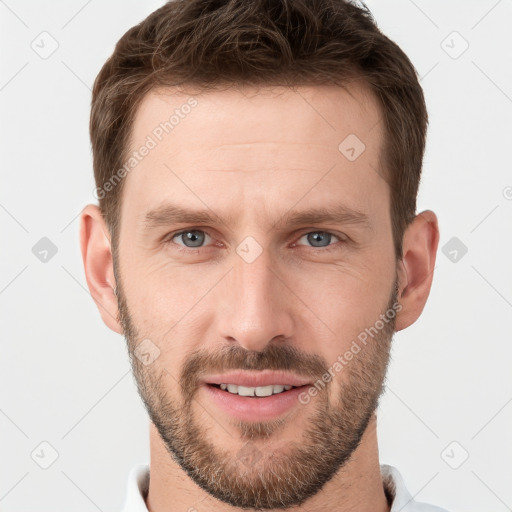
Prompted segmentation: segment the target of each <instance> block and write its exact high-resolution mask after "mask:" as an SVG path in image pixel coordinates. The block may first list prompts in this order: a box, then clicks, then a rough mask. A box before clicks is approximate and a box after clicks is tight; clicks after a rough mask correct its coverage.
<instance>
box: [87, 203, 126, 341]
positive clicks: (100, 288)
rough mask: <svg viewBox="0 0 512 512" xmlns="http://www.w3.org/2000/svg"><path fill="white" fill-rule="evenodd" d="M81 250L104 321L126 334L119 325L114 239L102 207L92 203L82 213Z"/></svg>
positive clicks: (92, 291) (90, 283)
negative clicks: (102, 212)
mask: <svg viewBox="0 0 512 512" xmlns="http://www.w3.org/2000/svg"><path fill="white" fill-rule="evenodd" d="M80 248H81V251H82V259H83V262H84V270H85V278H86V281H87V286H88V287H89V290H90V292H91V296H92V298H93V300H94V302H95V303H96V306H97V307H98V309H99V312H100V314H101V318H102V319H103V322H104V323H105V324H106V325H107V327H109V328H110V329H112V330H113V331H115V332H117V333H119V334H123V330H122V327H121V324H120V322H119V317H118V315H119V312H118V308H117V297H116V296H115V294H114V288H115V287H116V283H115V277H114V267H113V260H112V250H111V244H110V236H109V235H108V229H107V226H106V224H105V221H104V219H103V215H102V214H101V211H100V209H99V207H98V206H96V205H94V204H88V205H87V206H86V207H85V208H84V209H83V210H82V213H81V214H80Z"/></svg>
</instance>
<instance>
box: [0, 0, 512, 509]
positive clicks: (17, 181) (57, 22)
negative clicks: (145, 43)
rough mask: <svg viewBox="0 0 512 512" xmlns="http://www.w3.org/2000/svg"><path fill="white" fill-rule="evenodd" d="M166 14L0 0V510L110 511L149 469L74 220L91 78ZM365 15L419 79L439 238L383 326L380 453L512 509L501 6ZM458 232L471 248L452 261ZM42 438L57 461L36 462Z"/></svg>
mask: <svg viewBox="0 0 512 512" xmlns="http://www.w3.org/2000/svg"><path fill="white" fill-rule="evenodd" d="M160 5H162V2H160V1H156V0H151V1H144V2H142V1H135V0H109V1H108V2H107V1H102V2H100V1H99V0H89V1H84V0H73V1H67V2H56V1H54V2H36V1H34V0H33V1H17V2H16V1H14V0H5V1H3V0H0V37H1V48H2V63H1V76H0V119H1V126H0V130H1V133H0V146H1V152H0V154H1V157H2V165H1V173H2V187H1V189H0V225H1V233H2V246H1V247H2V248H1V251H0V257H1V266H0V271H1V274H0V314H1V321H2V324H1V332H2V340H1V357H0V375H1V386H0V510H2V511H4V512H7V511H8V512H17V511H29V510H38V511H39V512H44V511H52V512H60V511H63V512H64V511H66V512H67V511H69V510H73V511H74V512H93V511H96V510H101V511H105V512H107V511H115V510H119V509H120V508H121V506H122V504H123V502H124V496H125V487H126V478H127V475H128V472H129V470H130V468H131V467H132V466H133V465H134V464H137V463H144V462H148V461H149V451H148V419H147V416H146V413H145V411H144V409H143V406H142V403H141V401H140V399H139V397H138V395H137V391H136V388H135V385H134V382H133V379H132V376H131V371H130V366H129V361H128V357H127V354H126V349H125V342H124V339H123V338H122V336H120V335H117V334H115V333H113V332H111V331H110V330H108V328H107V327H106V326H105V325H104V324H103V323H102V321H101V319H100V315H99V313H98V311H97V309H96V306H95V305H94V303H93V300H92V299H91V297H90V295H89V292H88V290H87V286H86V283H85V278H84V272H83V267H82V261H81V255H80V251H79V245H78V227H79V223H78V215H79V213H80V211H81V209H82V207H83V206H84V205H85V204H87V203H90V202H95V200H94V198H93V196H92V190H93V188H94V181H93V174H92V166H91V152H90V145H89V139H88V120H89V105H90V87H91V86H92V83H93V80H94V78H95V76H96V74H97V73H98V71H99V69H100V67H101V65H102V64H103V62H104V61H105V59H106V58H107V57H108V56H109V55H110V53H111V52H112V50H113V47H114V44H115V42H116V41H117V40H118V39H119V37H120V36H121V35H122V34H123V33H124V32H125V31H126V30H127V29H128V28H130V27H131V26H132V25H134V24H135V23H137V22H139V21H140V20H142V19H143V18H144V17H145V16H146V15H147V14H149V13H150V12H151V11H153V10H154V9H156V8H157V7H159V6H160ZM368 6H369V7H370V8H371V10H372V12H373V14H374V16H375V18H376V20H377V22H378V24H379V26H380V27H381V29H382V30H383V31H384V32H385V33H386V34H387V35H388V36H389V37H390V38H391V39H393V40H395V41H396V42H397V43H398V44H399V45H400V46H401V47H402V48H403V50H404V51H405V52H406V53H407V54H408V55H409V57H410V58H411V60H412V62H413V63H414V65H415V67H416V69H417V70H418V73H419V75H420V76H421V77H422V78H421V83H422V85H423V87H424V91H425V95H426V100H427V105H428V109H429V113H430V127H429V138H428V144H427V152H426V157H425V163H424V175H423V179H422V184H421V188H420V195H419V199H418V211H422V210H424V209H432V210H434V211H435V212H436V213H437V215H438V218H439V222H440V231H441V240H440V244H439V251H438V256H437V258H438V259H437V263H436V269H435V275H434V284H433V287H432V291H431V295H430V298H429V301H428V303H427V305H426V307H425V310H424V312H423V315H422V316H421V318H420V319H419V320H418V321H417V322H416V323H415V324H414V325H413V326H411V327H410V328H409V329H407V330H406V331H402V332H400V333H398V334H396V335H395V343H394V349H393V361H392V364H391V367H390V370H389V375H388V382H387V384H388V385H387V391H386V394H385V396H384V397H383V399H382V401H381V406H380V409H379V414H378V419H379V444H380V456H381V462H382V463H387V464H392V465H395V466H396V467H397V468H398V469H399V470H400V472H401V473H402V475H403V477H404V479H405V482H406V485H407V487H408V488H409V490H410V491H411V492H412V494H413V495H415V497H416V499H417V500H419V501H426V502H430V503H433V504H437V505H439V506H443V507H445V508H447V509H449V510H451V511H462V510H464V511H467V512H477V511H478V512H480V511H483V510H485V511H490V510H494V511H498V512H501V511H506V510H512V486H511V485H510V484H511V482H512V465H511V460H512V436H511V426H512V372H511V371H510V367H511V364H510V361H511V356H512V343H511V342H512V339H511V338H512V336H511V334H510V328H511V319H512V265H511V262H512V258H511V254H512V242H511V240H512V171H511V168H512V167H511V159H510V149H511V145H512V71H511V65H510V53H511V49H512V36H511V30H510V24H511V22H512V0H500V1H496V0H481V1H468V0H457V1H455V0H452V1H446V0H435V1H434V0H430V1H427V0H415V1H412V0H393V1H386V2H383V1H377V0H373V1H369V2H368ZM42 32H47V33H48V34H43V35H41V33H42ZM454 32H456V33H454ZM465 41H466V42H467V43H466V42H465ZM56 44H58V48H57V49H56V50H55V51H54V53H53V54H51V55H49V56H48V55H47V54H45V52H46V53H49V52H50V51H51V50H52V49H53V47H52V45H53V46H55V45H56ZM466 44H468V45H469V46H468V48H467V49H466V50H465V51H464V52H463V53H461V52H462V50H464V48H465V46H466ZM42 57H47V58H42ZM43 237H47V238H49V239H50V240H51V241H52V243H53V244H54V245H55V246H56V248H57V253H56V254H55V255H53V256H51V253H48V254H47V255H46V257H47V260H48V261H46V262H43V261H40V259H39V258H38V257H36V255H35V254H34V253H33V247H34V246H35V245H36V244H37V243H38V242H39V241H40V239H41V238H43ZM453 237H456V238H457V239H458V241H457V240H455V241H453V240H452V239H453ZM454 243H456V244H459V246H460V244H461V243H462V244H464V245H465V246H466V247H467V253H466V254H465V255H463V256H462V252H460V248H459V249H456V250H458V253H457V261H455V262H454V261H451V259H453V257H454V255H455V253H453V252H451V254H450V251H453V250H454V248H455V246H453V244H454ZM38 248H39V246H36V249H38ZM443 249H444V250H443ZM35 252H36V253H37V252H38V250H35ZM445 252H446V254H447V255H445V254H444V253H445ZM39 256H40V257H43V256H44V253H41V254H39ZM42 442H47V443H49V444H50V445H51V446H52V447H53V449H55V450H56V451H57V452H58V458H57V459H56V460H55V462H53V464H52V465H51V466H50V467H48V468H47V469H42V468H41V467H40V464H45V463H46V464H47V463H49V462H51V456H52V454H51V448H49V447H48V446H47V445H41V444H40V443H42ZM466 453H467V454H469V458H468V459H467V460H465V461H464V462H463V460H464V457H465V456H466ZM461 463H462V464H461ZM459 465H460V467H458V468H457V469H453V468H452V467H450V466H453V467H456V466H459Z"/></svg>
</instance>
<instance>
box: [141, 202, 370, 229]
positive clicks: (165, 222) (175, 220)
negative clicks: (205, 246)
mask: <svg viewBox="0 0 512 512" xmlns="http://www.w3.org/2000/svg"><path fill="white" fill-rule="evenodd" d="M233 220H234V217H233V216H229V217H227V218H225V219H223V218H222V217H220V216H218V215H216V214H215V213H214V212H212V211H211V210H194V209H188V208H183V207H181V206H178V205H174V204H165V205H162V206H159V207H157V208H155V209H153V210H150V211H149V212H147V213H146V215H145V216H144V229H145V230H147V231H151V230H153V229H155V228H158V227H160V226H170V225H173V224H180V223H184V224H185V223H186V224H198V225H205V224H215V223H217V224H218V223H220V224H227V225H231V224H232V222H233ZM318 223H332V224H340V225H346V224H349V225H357V226H360V227H362V228H364V229H367V230H370V231H371V230H373V225H372V223H371V222H370V219H369V217H368V215H367V214H366V213H363V212H360V211H357V210H353V209H352V208H349V207H347V206H344V205H336V206H333V207H321V208H309V209H307V210H303V211H300V212H294V211H288V212H287V213H285V214H284V215H283V216H282V217H281V218H280V219H279V220H278V221H277V222H276V223H274V224H273V225H272V228H271V230H272V231H275V230H278V229H281V228H284V227H290V228H294V227H297V226H300V225H304V224H318Z"/></svg>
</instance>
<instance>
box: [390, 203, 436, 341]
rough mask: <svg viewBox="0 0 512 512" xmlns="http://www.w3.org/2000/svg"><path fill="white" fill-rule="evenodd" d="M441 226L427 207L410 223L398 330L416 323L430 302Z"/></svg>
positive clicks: (401, 265)
mask: <svg viewBox="0 0 512 512" xmlns="http://www.w3.org/2000/svg"><path fill="white" fill-rule="evenodd" d="M438 243H439V227H438V222H437V217H436V214H435V213H434V212H432V211H430V210H425V211H424V212H421V213H420V214H418V215H417V216H416V217H415V218H414V220H413V221H412V222H411V224H409V226H408V227H407V229H406V231H405V233H404V239H403V251H402V253H403V257H402V260H401V261H400V262H399V268H398V282H399V302H400V304H401V305H402V309H401V310H400V312H399V313H398V315H397V319H396V324H395V330H396V331H401V330H402V329H405V328H406V327H409V326H410V325H412V324H413V323H414V322H415V321H416V320H417V319H418V317H419V316H420V315H421V312H422V311H423V308H424V307H425V304H426V302H427V298H428V295H429V293H430V287H431V286H432V279H433V277H434V266H435V263H436V253H437V245H438Z"/></svg>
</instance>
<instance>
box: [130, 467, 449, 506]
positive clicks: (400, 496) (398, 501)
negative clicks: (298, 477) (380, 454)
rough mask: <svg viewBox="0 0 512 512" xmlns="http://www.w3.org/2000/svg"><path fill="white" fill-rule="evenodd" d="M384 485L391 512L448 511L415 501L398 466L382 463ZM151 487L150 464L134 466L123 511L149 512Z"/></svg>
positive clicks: (381, 470)
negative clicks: (149, 489)
mask: <svg viewBox="0 0 512 512" xmlns="http://www.w3.org/2000/svg"><path fill="white" fill-rule="evenodd" d="M380 472H381V474H382V479H383V483H384V487H385V489H386V491H387V493H388V494H389V495H390V496H391V498H392V505H391V510H390V512H447V511H446V510H445V509H443V508H439V507H435V506H434V505H429V504H427V503H421V502H419V501H414V499H413V498H412V496H411V494H410V493H409V491H408V490H407V489H406V487H405V484H404V481H403V479H402V476H401V475H400V473H399V472H398V470H397V469H396V468H394V467H393V466H389V465H387V464H381V466H380ZM148 488H149V465H147V464H140V465H137V466H134V467H133V468H132V469H131V471H130V474H129V476H128V485H127V490H126V499H125V503H124V507H123V510H122V512H148V509H147V507H146V504H145V502H144V497H145V496H146V495H147V492H148Z"/></svg>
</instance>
